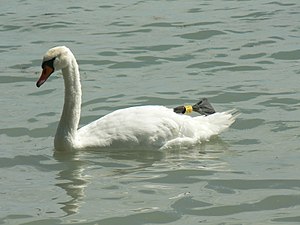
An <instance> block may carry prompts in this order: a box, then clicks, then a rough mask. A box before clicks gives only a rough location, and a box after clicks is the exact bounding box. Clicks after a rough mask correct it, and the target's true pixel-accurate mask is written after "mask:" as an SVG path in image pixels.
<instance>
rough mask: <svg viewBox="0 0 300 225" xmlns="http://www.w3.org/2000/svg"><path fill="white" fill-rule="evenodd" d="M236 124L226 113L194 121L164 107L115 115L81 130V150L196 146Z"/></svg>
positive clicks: (79, 146) (78, 144)
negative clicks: (114, 147) (110, 147)
mask: <svg viewBox="0 0 300 225" xmlns="http://www.w3.org/2000/svg"><path fill="white" fill-rule="evenodd" d="M233 122H234V116H233V115H232V114H230V113H227V112H222V113H215V114H212V115H209V116H197V117H191V116H187V115H180V114H177V113H174V112H173V110H172V109H168V108H166V107H164V106H139V107H131V108H126V109H121V110H117V111H114V112H112V113H110V114H108V115H106V116H104V117H102V118H100V119H98V120H96V121H94V122H92V123H90V124H88V125H86V126H84V127H82V128H81V129H79V130H78V133H77V135H78V139H77V140H78V142H77V147H78V148H88V147H91V148H93V147H107V146H120V145H121V146H123V147H129V146H135V145H139V146H152V147H156V148H166V147H170V146H173V145H181V144H184V145H186V144H188V145H194V144H196V143H199V142H201V141H203V140H207V139H209V138H210V137H211V136H213V135H217V134H219V133H220V132H222V131H223V130H224V129H226V128H228V127H229V126H230V125H231V124H232V123H233Z"/></svg>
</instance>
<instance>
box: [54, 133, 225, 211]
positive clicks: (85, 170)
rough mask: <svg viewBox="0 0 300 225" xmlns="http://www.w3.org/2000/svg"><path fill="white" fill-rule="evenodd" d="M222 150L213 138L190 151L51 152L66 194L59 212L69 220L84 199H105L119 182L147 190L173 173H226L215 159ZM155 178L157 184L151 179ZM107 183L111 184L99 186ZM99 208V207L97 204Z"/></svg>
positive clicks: (218, 140)
mask: <svg viewBox="0 0 300 225" xmlns="http://www.w3.org/2000/svg"><path fill="white" fill-rule="evenodd" d="M226 148H227V146H226V144H225V143H224V142H223V141H222V140H221V139H220V138H215V139H212V140H211V141H210V142H207V143H203V144H201V145H199V146H195V147H193V148H190V149H167V150H164V151H160V150H149V149H101V150H99V149H94V150H89V151H80V152H76V153H66V152H55V153H54V158H55V159H56V160H57V161H58V162H59V163H61V164H63V169H62V170H61V171H59V172H58V174H57V178H56V179H57V184H56V186H58V187H60V188H62V189H63V190H65V192H66V196H64V197H61V198H60V199H66V200H65V201H60V202H59V204H62V207H61V209H62V210H63V211H64V213H65V214H66V216H70V215H74V214H78V213H80V208H81V207H82V205H83V203H84V202H88V200H86V199H87V198H90V197H89V196H97V197H98V198H99V199H100V200H101V199H102V200H103V199H105V197H108V196H101V195H103V194H104V195H105V193H103V191H104V189H105V187H106V188H107V187H108V185H111V186H114V187H118V186H119V185H120V181H121V180H122V181H124V180H126V181H127V182H129V183H132V182H134V183H135V182H145V183H147V185H148V186H151V184H150V183H151V182H152V181H153V182H154V183H156V182H157V181H158V182H164V176H162V175H163V174H164V173H168V172H169V171H172V173H173V172H175V173H176V171H180V170H187V169H191V170H195V171H198V172H199V176H201V174H202V175H203V174H206V172H204V171H207V172H208V173H209V174H211V173H214V172H216V171H222V170H228V165H227V164H226V163H225V162H223V161H221V160H220V158H219V155H220V154H224V151H226ZM203 172H204V173H203ZM145 174H147V176H148V177H145ZM151 174H152V175H153V176H151ZM158 176H159V177H160V179H159V180H156V179H152V178H153V177H158ZM175 177H176V176H175ZM175 177H174V178H175ZM107 178H109V179H107ZM167 179H170V177H169V178H167ZM108 180H109V182H115V184H112V183H109V184H105V183H101V182H102V181H104V182H105V181H108ZM127 182H126V183H127ZM89 184H92V186H95V185H98V184H99V185H101V186H97V189H96V190H95V189H93V190H94V191H97V192H98V191H99V193H88V192H87V191H86V189H87V187H88V185H89ZM122 185H124V183H122ZM156 185H157V184H156ZM91 191H92V190H91ZM104 192H105V191H104ZM99 196H100V197H99ZM87 204H88V203H87ZM99 204H100V205H101V201H100V202H99ZM87 207H88V206H87Z"/></svg>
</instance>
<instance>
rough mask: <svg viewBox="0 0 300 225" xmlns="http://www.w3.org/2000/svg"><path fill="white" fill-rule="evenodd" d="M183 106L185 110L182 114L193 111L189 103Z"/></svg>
mask: <svg viewBox="0 0 300 225" xmlns="http://www.w3.org/2000/svg"><path fill="white" fill-rule="evenodd" d="M184 107H185V112H184V114H190V113H192V112H193V106H191V105H186V106H184Z"/></svg>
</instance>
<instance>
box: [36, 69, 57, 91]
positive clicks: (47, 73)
mask: <svg viewBox="0 0 300 225" xmlns="http://www.w3.org/2000/svg"><path fill="white" fill-rule="evenodd" d="M53 72H54V69H53V68H51V67H50V66H47V65H46V66H45V67H44V69H43V71H42V74H41V76H40V79H39V80H38V81H37V82H36V86H37V87H40V86H41V85H42V84H43V83H45V82H46V80H47V79H48V78H49V77H50V75H51V74H52V73H53Z"/></svg>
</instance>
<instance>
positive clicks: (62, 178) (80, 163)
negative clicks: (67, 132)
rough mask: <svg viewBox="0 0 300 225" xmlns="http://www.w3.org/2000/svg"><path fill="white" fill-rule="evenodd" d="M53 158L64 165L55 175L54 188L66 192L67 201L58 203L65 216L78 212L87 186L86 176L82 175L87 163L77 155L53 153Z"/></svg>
mask: <svg viewBox="0 0 300 225" xmlns="http://www.w3.org/2000/svg"><path fill="white" fill-rule="evenodd" d="M54 158H55V159H56V160H57V161H58V162H60V163H62V164H63V165H64V169H63V170H61V171H60V172H59V173H58V174H57V178H56V179H57V183H56V186H58V187H60V188H62V189H63V190H65V191H66V194H67V196H68V198H69V200H66V201H65V202H60V203H59V204H62V205H63V207H62V208H61V209H62V210H63V211H64V212H65V213H66V215H71V214H74V213H77V212H78V211H79V208H80V205H81V203H82V201H83V199H84V196H85V194H84V189H85V187H86V186H87V184H88V178H87V176H84V175H83V172H84V170H85V167H86V165H87V163H86V162H85V161H84V160H82V159H81V158H80V154H79V153H69V152H55V153H54Z"/></svg>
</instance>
